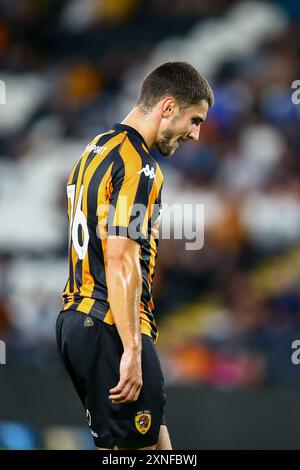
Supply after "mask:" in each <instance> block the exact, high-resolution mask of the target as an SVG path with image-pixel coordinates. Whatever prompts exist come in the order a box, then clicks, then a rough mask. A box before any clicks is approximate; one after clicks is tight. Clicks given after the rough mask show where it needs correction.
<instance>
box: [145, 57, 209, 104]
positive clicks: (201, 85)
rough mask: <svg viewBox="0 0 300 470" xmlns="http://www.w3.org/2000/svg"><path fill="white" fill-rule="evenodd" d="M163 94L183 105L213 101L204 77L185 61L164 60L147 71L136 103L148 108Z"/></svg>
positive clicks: (162, 96)
mask: <svg viewBox="0 0 300 470" xmlns="http://www.w3.org/2000/svg"><path fill="white" fill-rule="evenodd" d="M165 96H172V97H173V98H175V99H176V101H177V102H178V103H179V105H180V106H183V107H185V106H190V105H193V104H198V103H200V101H202V100H205V101H207V103H208V105H209V106H212V105H213V102H214V95H213V92H212V89H211V87H210V85H209V83H208V81H207V80H206V78H204V77H203V75H201V73H200V72H198V70H196V69H195V68H194V67H193V66H192V65H190V64H188V63H187V62H166V63H165V64H162V65H160V66H159V67H157V68H156V69H154V70H153V71H152V72H151V73H149V75H147V76H146V77H145V79H144V81H143V84H142V89H141V94H140V97H139V99H138V102H137V105H138V106H139V107H141V108H142V109H145V110H148V109H151V108H153V106H155V105H156V103H158V101H160V100H161V99H162V98H164V97H165Z"/></svg>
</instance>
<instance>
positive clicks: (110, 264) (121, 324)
mask: <svg viewBox="0 0 300 470" xmlns="http://www.w3.org/2000/svg"><path fill="white" fill-rule="evenodd" d="M106 283H107V289H108V301H109V304H110V309H111V312H112V315H113V318H114V321H115V324H116V327H117V330H118V332H119V335H120V337H121V340H122V343H123V347H124V350H125V349H131V350H137V351H140V350H141V332H140V301H141V291H142V276H141V268H140V263H139V260H136V259H135V258H134V257H133V256H131V255H130V254H129V253H125V254H124V256H123V257H121V258H118V257H116V258H113V257H112V258H110V259H108V260H107V265H106Z"/></svg>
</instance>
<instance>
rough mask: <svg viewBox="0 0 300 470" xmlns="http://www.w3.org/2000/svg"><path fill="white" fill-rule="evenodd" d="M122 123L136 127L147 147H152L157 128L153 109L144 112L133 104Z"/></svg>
mask: <svg viewBox="0 0 300 470" xmlns="http://www.w3.org/2000/svg"><path fill="white" fill-rule="evenodd" d="M122 124H126V125H127V126H131V127H133V128H134V129H136V130H137V131H138V132H139V133H140V134H141V136H142V137H143V138H144V140H145V142H146V144H147V146H148V148H149V149H151V147H153V145H154V144H155V142H156V136H157V130H158V124H157V118H155V115H154V112H153V111H150V112H149V113H147V114H145V113H143V112H142V111H141V110H140V109H139V108H138V107H137V106H135V107H134V108H133V109H132V110H131V111H130V113H129V114H128V115H127V116H126V118H125V119H123V121H122Z"/></svg>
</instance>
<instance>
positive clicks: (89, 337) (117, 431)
mask: <svg viewBox="0 0 300 470" xmlns="http://www.w3.org/2000/svg"><path fill="white" fill-rule="evenodd" d="M87 319H88V320H87ZM56 337H57V345H58V349H59V352H60V355H61V357H62V360H63V362H64V364H65V366H66V368H67V371H68V373H69V375H70V377H71V379H72V382H73V384H74V386H75V389H76V391H77V393H78V395H79V398H80V400H81V402H82V404H83V406H84V409H85V410H86V415H87V419H88V423H89V426H90V430H91V433H92V436H93V438H94V442H95V445H96V447H104V448H112V447H113V446H114V445H117V446H118V447H120V448H123V449H138V448H141V447H147V446H152V445H155V444H156V443H157V441H158V434H159V429H160V425H161V424H164V421H163V410H164V405H165V400H166V399H165V390H164V380H163V375H162V371H161V367H160V363H159V359H158V357H157V353H156V350H155V347H154V344H153V341H152V339H151V338H150V337H149V336H146V335H144V334H143V335H142V374H143V386H142V389H141V392H140V395H139V398H138V400H137V401H135V402H132V403H119V404H116V403H112V402H111V401H110V400H109V398H108V397H109V390H110V389H111V388H113V387H115V386H116V385H117V383H118V381H119V377H120V376H119V366H120V360H121V356H122V353H123V346H122V342H121V339H120V336H119V334H118V332H117V329H116V327H115V326H110V325H108V324H106V323H104V322H102V321H101V320H99V319H97V318H95V317H92V316H90V315H87V314H85V313H82V312H79V311H76V310H68V311H66V312H61V313H60V314H59V315H58V318H57V321H56Z"/></svg>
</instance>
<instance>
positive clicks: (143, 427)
mask: <svg viewBox="0 0 300 470" xmlns="http://www.w3.org/2000/svg"><path fill="white" fill-rule="evenodd" d="M134 421H135V427H136V429H137V430H138V431H139V432H140V433H141V434H146V432H147V431H149V429H150V426H151V413H150V411H148V410H147V411H139V412H138V413H137V415H136V417H135V420H134Z"/></svg>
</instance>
